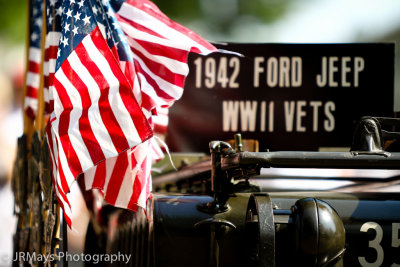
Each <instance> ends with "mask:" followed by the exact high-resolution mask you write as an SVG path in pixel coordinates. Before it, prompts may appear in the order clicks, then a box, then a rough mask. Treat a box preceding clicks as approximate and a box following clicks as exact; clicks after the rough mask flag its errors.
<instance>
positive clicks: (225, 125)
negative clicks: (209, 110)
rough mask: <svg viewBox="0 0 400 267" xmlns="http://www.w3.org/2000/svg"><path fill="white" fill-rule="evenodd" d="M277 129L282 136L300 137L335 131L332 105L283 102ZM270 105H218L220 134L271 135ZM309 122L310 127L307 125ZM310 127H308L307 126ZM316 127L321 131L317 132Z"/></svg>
mask: <svg viewBox="0 0 400 267" xmlns="http://www.w3.org/2000/svg"><path fill="white" fill-rule="evenodd" d="M282 104H283V107H279V109H281V110H282V108H283V116H284V117H283V119H284V121H282V120H278V123H280V122H281V121H282V124H279V125H278V126H281V129H282V130H283V131H286V132H298V133H304V132H307V131H309V132H310V131H312V132H318V131H320V130H323V131H325V132H331V131H333V130H335V116H334V114H333V112H334V111H335V103H334V102H332V101H327V102H322V101H305V100H300V101H284V102H283V103H282ZM276 108H277V107H276V104H275V102H274V101H269V102H268V101H260V102H258V101H255V100H253V101H250V100H247V101H239V100H235V101H233V100H228V101H222V130H223V131H224V132H237V131H241V132H255V131H260V132H270V133H272V132H274V131H275V128H276V125H275V121H276V120H275V109H276ZM310 121H311V123H310ZM307 124H310V125H307ZM319 125H322V128H321V129H319V127H318V126H319Z"/></svg>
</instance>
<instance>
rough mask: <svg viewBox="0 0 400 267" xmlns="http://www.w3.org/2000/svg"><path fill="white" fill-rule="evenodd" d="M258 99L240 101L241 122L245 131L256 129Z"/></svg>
mask: <svg viewBox="0 0 400 267" xmlns="http://www.w3.org/2000/svg"><path fill="white" fill-rule="evenodd" d="M256 117H257V101H240V123H241V126H242V131H243V132H247V131H249V132H255V131H256Z"/></svg>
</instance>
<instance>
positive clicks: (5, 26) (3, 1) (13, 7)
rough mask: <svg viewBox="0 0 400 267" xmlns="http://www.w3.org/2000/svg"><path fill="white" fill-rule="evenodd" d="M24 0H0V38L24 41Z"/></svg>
mask: <svg viewBox="0 0 400 267" xmlns="http://www.w3.org/2000/svg"><path fill="white" fill-rule="evenodd" d="M26 4H27V1H26V0H11V1H9V0H0V38H2V39H7V40H8V41H11V42H14V43H17V42H18V43H21V42H24V40H25V36H26V24H27V7H26Z"/></svg>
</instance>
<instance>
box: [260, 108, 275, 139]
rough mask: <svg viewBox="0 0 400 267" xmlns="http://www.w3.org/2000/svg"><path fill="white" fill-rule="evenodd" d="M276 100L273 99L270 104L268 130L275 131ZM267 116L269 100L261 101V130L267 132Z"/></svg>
mask: <svg viewBox="0 0 400 267" xmlns="http://www.w3.org/2000/svg"><path fill="white" fill-rule="evenodd" d="M274 107H275V103H274V101H271V102H270V103H269V105H268V132H270V133H271V132H273V131H274ZM266 117H267V101H262V102H261V117H260V131H261V132H265V125H266Z"/></svg>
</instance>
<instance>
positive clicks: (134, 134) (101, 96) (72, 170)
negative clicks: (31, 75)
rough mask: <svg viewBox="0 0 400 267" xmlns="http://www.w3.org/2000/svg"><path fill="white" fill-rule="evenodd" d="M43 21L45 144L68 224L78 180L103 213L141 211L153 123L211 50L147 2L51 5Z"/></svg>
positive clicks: (93, 0)
mask: <svg viewBox="0 0 400 267" xmlns="http://www.w3.org/2000/svg"><path fill="white" fill-rule="evenodd" d="M46 16H47V17H46V18H47V34H46V50H45V66H44V69H45V70H44V75H45V78H46V77H47V78H46V79H45V88H46V90H47V92H46V91H45V99H46V103H47V107H48V109H47V111H48V112H49V113H51V115H50V119H49V122H48V127H47V135H48V144H49V150H50V155H51V161H52V167H53V168H52V170H53V182H54V186H55V191H56V194H57V197H58V200H59V202H60V203H61V206H62V207H63V209H64V215H65V218H66V221H67V223H68V224H69V225H71V206H70V201H69V199H68V192H69V188H70V186H71V185H72V183H73V182H74V181H75V180H76V179H77V178H78V177H79V176H80V174H84V175H83V177H84V179H85V181H84V183H85V185H86V188H87V189H91V188H98V189H100V190H101V191H103V193H104V196H105V200H106V201H107V202H108V203H110V204H112V205H115V206H118V207H123V208H128V209H132V210H136V209H137V208H138V207H143V208H145V207H146V201H147V199H148V198H149V197H150V192H151V163H152V161H153V160H154V159H155V158H156V157H159V156H160V150H159V147H158V145H157V143H156V142H155V141H154V140H153V139H152V138H151V137H152V136H153V130H154V128H157V126H156V127H155V126H154V125H155V124H154V121H156V125H157V119H154V118H155V116H157V115H158V114H164V115H165V114H166V113H167V112H166V111H165V108H168V107H170V106H171V105H172V104H173V103H174V102H175V101H176V100H177V99H179V98H180V97H181V96H182V93H183V87H184V81H185V78H186V76H187V74H188V71H189V70H188V65H187V57H188V54H189V52H196V53H201V54H208V53H211V52H214V51H216V48H215V47H214V46H212V45H211V44H209V43H208V42H206V41H205V40H204V39H202V38H201V37H200V36H198V35H197V34H195V33H194V32H192V31H190V30H188V29H186V28H184V27H183V26H181V25H179V24H177V23H175V22H173V21H172V20H170V19H169V18H167V17H166V16H165V15H164V14H163V13H162V12H161V11H160V10H159V9H158V8H157V7H156V6H155V5H154V4H153V3H152V2H150V1H147V0H128V1H117V0H111V1H109V0H102V1H97V0H64V1H56V0H48V1H47V10H46ZM56 40H58V41H57V46H55V43H56ZM55 47H57V49H55ZM164 121H165V119H164Z"/></svg>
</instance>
